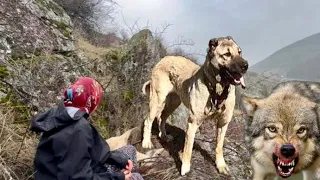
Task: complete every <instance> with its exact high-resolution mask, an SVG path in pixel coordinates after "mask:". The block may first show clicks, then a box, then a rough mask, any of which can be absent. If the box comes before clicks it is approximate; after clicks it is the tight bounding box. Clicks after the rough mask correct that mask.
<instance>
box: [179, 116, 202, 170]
mask: <svg viewBox="0 0 320 180" xmlns="http://www.w3.org/2000/svg"><path fill="white" fill-rule="evenodd" d="M199 126H200V125H199V123H197V122H195V121H192V120H191V118H190V117H189V121H188V127H187V133H186V138H185V143H184V149H183V153H182V154H180V159H181V162H182V165H181V175H182V176H183V175H185V174H186V173H188V172H189V171H190V167H191V156H192V149H193V143H194V138H195V135H196V132H197V130H198V128H199Z"/></svg>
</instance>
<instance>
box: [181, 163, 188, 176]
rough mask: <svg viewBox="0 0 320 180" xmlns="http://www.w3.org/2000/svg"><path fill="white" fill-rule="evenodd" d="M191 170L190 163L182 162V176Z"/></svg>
mask: <svg viewBox="0 0 320 180" xmlns="http://www.w3.org/2000/svg"><path fill="white" fill-rule="evenodd" d="M189 171H190V163H186V162H182V165H181V176H184V175H185V174H187V173H188V172H189Z"/></svg>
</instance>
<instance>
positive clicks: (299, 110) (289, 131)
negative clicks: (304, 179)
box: [242, 92, 320, 178]
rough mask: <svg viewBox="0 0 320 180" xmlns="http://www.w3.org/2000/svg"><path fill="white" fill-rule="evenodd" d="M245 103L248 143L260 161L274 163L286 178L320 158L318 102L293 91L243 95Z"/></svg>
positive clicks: (265, 163) (269, 164)
mask: <svg viewBox="0 0 320 180" xmlns="http://www.w3.org/2000/svg"><path fill="white" fill-rule="evenodd" d="M242 104H243V107H244V109H245V113H246V115H247V125H246V142H247V143H248V145H249V147H250V150H251V153H252V156H253V157H254V158H255V159H256V161H257V162H259V163H260V164H262V165H264V166H268V167H272V166H274V167H275V171H276V172H277V174H278V175H279V176H281V177H283V178H286V177H289V176H290V175H291V174H292V173H297V172H300V171H301V170H303V169H305V168H307V167H309V166H310V165H311V164H312V163H313V161H314V160H315V159H316V158H318V157H319V154H318V152H317V147H318V142H317V138H319V126H320V119H319V114H320V111H319V109H320V107H319V105H318V104H316V103H314V102H312V101H310V100H309V99H307V98H304V97H302V96H300V95H299V94H295V93H293V92H279V93H275V94H272V95H270V96H269V97H267V98H265V99H253V98H248V97H244V98H242Z"/></svg>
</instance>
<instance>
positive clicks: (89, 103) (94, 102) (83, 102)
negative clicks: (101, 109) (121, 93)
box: [64, 77, 102, 114]
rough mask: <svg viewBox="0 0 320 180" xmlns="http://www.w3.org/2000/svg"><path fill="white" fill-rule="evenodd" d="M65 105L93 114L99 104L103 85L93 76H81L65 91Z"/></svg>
mask: <svg viewBox="0 0 320 180" xmlns="http://www.w3.org/2000/svg"><path fill="white" fill-rule="evenodd" d="M64 97H65V99H64V105H65V106H66V107H67V106H69V107H76V108H79V109H80V110H82V111H86V112H87V113H88V114H91V113H92V112H93V111H94V110H95V109H96V108H97V107H98V105H99V103H100V101H101V97H102V87H101V86H100V84H99V83H98V82H97V81H95V80H94V79H92V78H89V77H80V78H79V79H78V80H77V81H76V82H74V83H73V84H72V85H71V86H70V87H69V88H68V89H67V90H65V92H64Z"/></svg>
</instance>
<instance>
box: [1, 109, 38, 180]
mask: <svg viewBox="0 0 320 180" xmlns="http://www.w3.org/2000/svg"><path fill="white" fill-rule="evenodd" d="M13 121H14V116H13V109H12V108H7V107H4V106H0V179H4V180H13V179H19V180H27V179H32V174H33V157H34V153H35V147H36V144H37V138H35V137H32V136H31V135H30V134H28V133H27V132H28V131H26V130H27V125H21V124H14V122H13Z"/></svg>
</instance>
